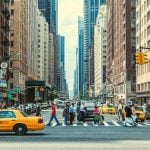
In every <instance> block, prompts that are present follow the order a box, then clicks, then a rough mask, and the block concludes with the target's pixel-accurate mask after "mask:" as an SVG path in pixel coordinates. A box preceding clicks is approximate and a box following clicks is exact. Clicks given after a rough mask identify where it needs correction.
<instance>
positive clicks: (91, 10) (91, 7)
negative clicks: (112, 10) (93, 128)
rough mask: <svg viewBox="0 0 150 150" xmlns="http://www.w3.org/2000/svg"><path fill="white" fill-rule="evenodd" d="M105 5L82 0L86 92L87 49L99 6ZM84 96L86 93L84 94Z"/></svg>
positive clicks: (87, 72)
mask: <svg viewBox="0 0 150 150" xmlns="http://www.w3.org/2000/svg"><path fill="white" fill-rule="evenodd" d="M103 4H106V0H84V64H83V67H84V68H83V69H84V85H83V87H84V89H85V91H87V85H88V81H89V59H88V58H89V48H92V47H93V45H94V44H93V42H94V25H95V22H96V17H97V13H98V10H99V6H100V5H103ZM85 94H86V93H85Z"/></svg>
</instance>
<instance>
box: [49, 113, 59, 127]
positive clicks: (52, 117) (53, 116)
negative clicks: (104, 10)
mask: <svg viewBox="0 0 150 150" xmlns="http://www.w3.org/2000/svg"><path fill="white" fill-rule="evenodd" d="M53 119H55V121H56V123H57V125H59V124H60V123H59V121H58V119H57V117H56V115H52V116H51V118H50V121H49V123H48V125H51V122H52V121H53Z"/></svg>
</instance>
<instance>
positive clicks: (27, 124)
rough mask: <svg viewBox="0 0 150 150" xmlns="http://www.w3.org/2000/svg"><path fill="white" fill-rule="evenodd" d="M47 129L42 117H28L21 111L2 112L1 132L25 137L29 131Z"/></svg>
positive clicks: (0, 112) (2, 110)
mask: <svg viewBox="0 0 150 150" xmlns="http://www.w3.org/2000/svg"><path fill="white" fill-rule="evenodd" d="M44 128H45V124H44V123H43V118H42V117H39V116H38V117H37V116H28V115H27V114H26V113H24V112H23V111H20V110H12V109H1V110H0V132H15V134H16V135H24V134H25V133H26V132H27V131H36V130H42V129H44Z"/></svg>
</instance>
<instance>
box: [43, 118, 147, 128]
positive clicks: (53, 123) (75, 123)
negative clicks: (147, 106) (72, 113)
mask: <svg viewBox="0 0 150 150" xmlns="http://www.w3.org/2000/svg"><path fill="white" fill-rule="evenodd" d="M60 120H61V121H60ZM60 120H59V122H60V124H62V125H63V119H60ZM48 122H49V120H46V121H45V122H44V123H45V125H46V124H48ZM103 123H104V126H118V127H120V126H122V124H119V123H117V122H116V121H114V120H111V122H107V121H104V122H103ZM87 125H88V126H93V123H91V122H88V123H87ZM52 126H56V123H55V122H52ZM73 126H75V127H76V126H84V125H83V123H81V122H74V125H73ZM98 126H101V125H98ZM137 126H139V127H143V126H150V123H146V122H143V123H142V124H141V123H138V124H137Z"/></svg>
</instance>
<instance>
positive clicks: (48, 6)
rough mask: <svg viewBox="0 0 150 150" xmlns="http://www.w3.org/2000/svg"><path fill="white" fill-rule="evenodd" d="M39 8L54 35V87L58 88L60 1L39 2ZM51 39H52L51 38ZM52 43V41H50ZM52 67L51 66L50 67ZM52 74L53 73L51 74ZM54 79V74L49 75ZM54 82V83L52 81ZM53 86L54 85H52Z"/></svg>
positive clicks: (43, 0)
mask: <svg viewBox="0 0 150 150" xmlns="http://www.w3.org/2000/svg"><path fill="white" fill-rule="evenodd" d="M38 7H39V9H40V10H41V12H42V13H43V15H44V16H45V18H46V21H47V22H48V25H49V33H52V34H53V41H52V42H53V43H51V44H50V45H51V46H52V48H54V53H53V54H54V55H53V56H54V75H53V78H54V86H56V87H57V85H58V84H57V82H59V81H58V79H59V60H58V58H59V53H58V37H57V35H58V0H38ZM50 38H51V37H50ZM50 41H51V40H50ZM49 67H50V66H49ZM50 74H51V73H50ZM49 76H51V77H52V74H51V75H49ZM52 82H53V81H52ZM50 84H52V85H53V83H50Z"/></svg>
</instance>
